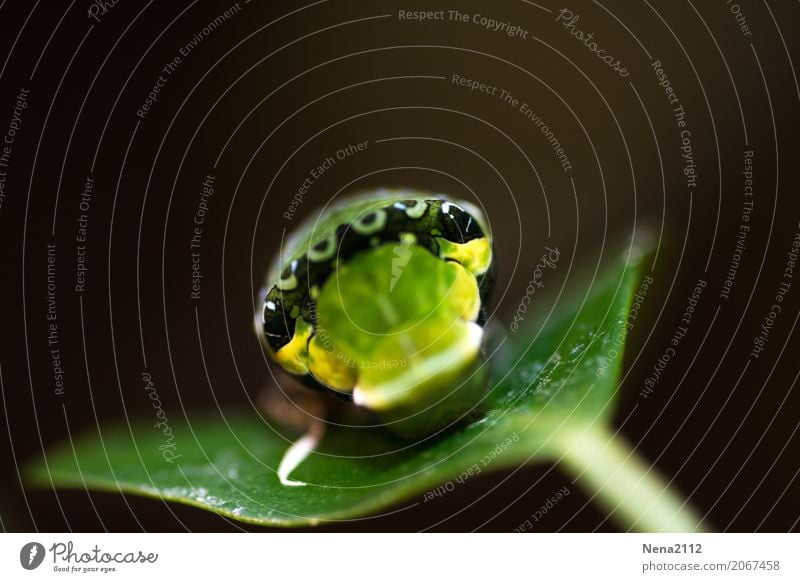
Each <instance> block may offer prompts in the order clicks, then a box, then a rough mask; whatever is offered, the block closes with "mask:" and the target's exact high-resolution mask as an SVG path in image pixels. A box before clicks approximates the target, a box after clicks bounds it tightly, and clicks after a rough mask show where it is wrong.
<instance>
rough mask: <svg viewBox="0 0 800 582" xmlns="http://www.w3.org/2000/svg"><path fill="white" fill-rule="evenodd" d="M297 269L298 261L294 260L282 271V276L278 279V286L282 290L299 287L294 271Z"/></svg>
mask: <svg viewBox="0 0 800 582" xmlns="http://www.w3.org/2000/svg"><path fill="white" fill-rule="evenodd" d="M296 269H297V261H292V264H291V265H289V266H288V267H286V268H285V269H284V270H283V272H282V273H281V278H280V279H279V280H278V284H277V287H278V289H280V290H281V291H291V290H293V289H297V276H295V274H294V272H295V270H296Z"/></svg>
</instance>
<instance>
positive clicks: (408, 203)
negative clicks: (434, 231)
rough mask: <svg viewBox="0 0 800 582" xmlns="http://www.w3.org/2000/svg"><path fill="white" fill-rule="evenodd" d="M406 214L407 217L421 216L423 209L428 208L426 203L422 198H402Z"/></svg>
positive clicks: (423, 212) (415, 217)
mask: <svg viewBox="0 0 800 582" xmlns="http://www.w3.org/2000/svg"><path fill="white" fill-rule="evenodd" d="M403 205H404V206H405V211H406V215H407V216H408V217H409V218H413V219H417V218H422V215H423V214H425V211H426V210H427V209H428V203H427V202H425V201H424V200H403Z"/></svg>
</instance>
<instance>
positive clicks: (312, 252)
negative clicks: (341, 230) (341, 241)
mask: <svg viewBox="0 0 800 582" xmlns="http://www.w3.org/2000/svg"><path fill="white" fill-rule="evenodd" d="M335 252H336V237H335V235H334V233H331V234H329V235H328V236H327V237H325V238H324V239H323V240H321V241H319V242H318V243H316V244H315V245H314V246H312V247H311V248H310V249H308V260H309V261H311V262H314V263H321V262H324V261H327V260H329V259H331V258H332V257H333V255H334V253H335Z"/></svg>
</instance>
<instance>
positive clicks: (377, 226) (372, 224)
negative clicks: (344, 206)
mask: <svg viewBox="0 0 800 582" xmlns="http://www.w3.org/2000/svg"><path fill="white" fill-rule="evenodd" d="M385 225H386V212H384V211H383V210H374V211H372V212H368V213H367V214H365V215H363V216H360V217H359V218H357V219H356V220H354V221H353V230H355V231H356V232H357V233H358V234H360V235H363V236H369V235H371V234H375V233H376V232H378V231H379V230H381V229H382V228H383V227H384V226H385Z"/></svg>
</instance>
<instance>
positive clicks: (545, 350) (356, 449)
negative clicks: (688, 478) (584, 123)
mask: <svg viewBox="0 0 800 582" xmlns="http://www.w3.org/2000/svg"><path fill="white" fill-rule="evenodd" d="M633 250H634V253H633V254H637V253H638V251H636V249H635V248H634V249H633ZM628 251H629V252H628V253H627V254H628V255H629V256H627V257H626V258H625V259H624V260H621V261H618V262H617V263H616V264H615V265H613V266H612V267H611V268H609V269H607V270H606V272H605V275H604V276H602V277H601V278H599V279H597V280H595V281H594V282H593V283H592V284H587V286H586V288H585V289H583V290H581V291H582V294H578V295H577V299H576V300H575V301H574V302H573V303H570V304H569V306H566V307H565V306H563V305H559V306H557V308H556V310H555V311H554V312H553V313H552V314H551V316H550V317H549V318H548V319H547V320H546V321H544V322H540V323H538V324H536V325H530V326H529V327H522V328H521V329H520V330H519V331H517V332H516V333H509V337H508V340H507V341H506V342H505V344H506V345H505V346H503V348H504V356H503V362H504V363H503V366H497V367H496V369H493V372H492V373H493V377H494V378H495V381H494V382H495V383H494V386H493V388H492V390H491V393H490V394H489V397H488V400H487V402H486V403H485V406H484V408H485V413H484V414H483V416H482V417H481V418H480V419H478V420H475V421H474V422H472V423H471V424H468V425H465V426H461V427H458V428H456V429H453V430H450V431H449V432H447V433H445V434H443V435H440V436H438V437H435V438H431V439H428V440H427V441H424V442H421V443H418V444H415V445H413V446H409V445H408V444H407V443H405V442H403V441H401V440H399V439H398V438H397V437H393V436H392V435H390V434H389V433H388V432H387V431H385V430H383V429H380V428H372V429H365V428H358V429H353V428H350V429H347V428H331V429H330V430H329V431H328V433H327V435H326V436H325V438H324V440H323V443H322V446H321V448H320V450H319V451H317V452H316V453H314V454H313V455H312V456H311V457H310V458H308V459H307V460H306V461H304V462H303V463H302V464H301V465H300V466H299V467H298V468H297V469H296V470H295V471H294V472H293V473H292V478H293V479H297V480H301V481H304V482H306V483H308V485H307V486H305V487H286V486H283V485H281V483H280V482H279V480H278V477H277V476H276V468H277V466H278V463H279V462H280V459H281V457H282V455H283V453H284V452H285V451H286V449H287V447H288V445H289V444H290V443H291V442H292V440H294V439H296V438H297V436H298V435H282V434H280V433H278V432H276V429H275V428H274V427H273V426H271V425H270V424H269V423H267V422H266V421H265V420H264V419H263V418H262V417H260V416H259V415H258V414H256V413H255V412H241V411H240V412H229V411H221V412H217V414H216V415H212V414H208V413H205V414H192V415H191V422H189V423H187V422H183V423H178V422H175V423H172V419H170V422H171V428H172V431H173V433H174V443H175V450H174V453H175V454H177V455H180V456H179V457H177V458H175V459H174V460H173V461H172V462H167V461H166V460H165V458H164V456H163V455H162V451H161V450H159V447H160V446H162V447H163V445H164V443H165V439H164V435H163V434H162V433H161V432H160V431H159V430H157V429H156V428H154V426H153V425H154V422H153V419H152V418H151V419H144V420H143V421H141V422H137V423H133V424H132V425H131V426H128V425H127V424H120V425H118V426H116V427H114V428H110V429H109V428H107V427H108V426H109V424H108V423H105V422H104V423H103V424H102V426H101V427H100V428H99V429H98V428H94V429H92V430H89V431H87V432H86V433H85V434H83V435H80V436H76V437H75V438H74V439H73V440H72V442H68V443H66V444H63V445H61V446H59V447H55V448H53V449H52V450H51V451H50V452H49V453H48V454H47V463H46V464H45V462H44V460H38V461H37V462H36V463H34V464H32V465H31V466H30V467H29V471H28V477H29V479H30V481H32V482H34V483H38V484H40V485H44V486H50V484H51V482H52V483H53V484H55V485H56V486H60V487H79V488H83V487H86V488H90V489H98V490H105V491H115V492H125V493H135V494H140V495H146V496H151V497H158V498H163V499H167V500H171V501H177V502H181V503H187V504H190V505H195V506H197V507H202V508H205V509H208V510H210V511H214V512H217V513H220V514H222V515H226V516H229V517H231V518H234V519H238V520H241V521H245V522H249V523H257V524H263V525H272V526H276V525H278V526H292V525H295V526H296V525H308V524H316V523H319V522H322V521H325V520H334V519H346V518H352V517H356V516H361V515H365V514H369V513H371V512H376V511H378V510H380V509H382V508H385V507H387V506H390V505H392V504H396V503H399V502H400V501H402V500H404V499H408V498H409V497H412V496H414V495H417V496H420V495H422V497H418V498H417V500H419V501H423V500H424V498H425V497H426V496H425V495H424V494H425V493H426V492H429V491H431V490H433V489H435V488H436V487H437V486H440V485H442V484H447V483H452V484H453V486H457V484H458V482H461V481H463V478H465V477H466V476H467V475H469V476H471V475H474V474H478V473H485V472H487V471H495V470H499V469H502V468H504V467H511V466H518V465H519V464H521V463H529V462H537V461H543V460H544V461H561V462H562V463H563V465H564V467H565V468H567V470H572V471H573V472H574V473H575V474H576V475H578V476H579V477H581V481H582V482H586V483H588V485H589V487H590V488H592V491H593V492H596V491H599V492H600V498H601V500H604V501H605V504H606V506H607V508H608V509H609V511H611V512H614V511H615V510H617V514H618V515H619V516H621V517H622V519H624V520H625V521H626V523H628V524H629V525H634V526H636V527H638V528H639V529H656V528H658V527H659V521H655V522H653V521H647V519H645V521H644V522H642V523H638V524H637V523H636V519H635V518H636V517H637V511H638V510H637V509H636V508H635V507H634V508H627V509H626V507H625V505H626V504H625V499H627V497H626V495H627V496H629V494H630V493H631V491H630V490H631V488H632V487H633V488H635V486H637V483H638V482H636V480H635V476H636V475H637V474H639V473H642V472H643V471H642V470H641V468H637V467H638V465H637V466H635V467H634V466H633V465H630V463H629V465H630V466H627V469H626V470H628V472H629V473H630V470H632V471H633V473H632V475H633V477H634V481H633V482H631V474H628V473H625V471H622V473H620V475H621V477H620V478H622V476H625V477H626V478H627V479H628V480H627V481H625V482H624V483H622V485H620V483H616V484H615V483H611V485H610V487H612V488H613V487H620V486H621V487H622V488H623V489H624V488H627V489H626V490H625V491H622V490H620V491H610V492H609V491H606V492H605V493H603V489H604V487H603V485H604V483H603V479H605V476H606V475H609V474H612V473H613V474H616V473H614V467H613V466H612V467H611V468H610V469H609V467H608V463H607V462H605V461H609V462H611V463H612V464H614V463H615V464H616V466H625V461H626V458H625V457H624V455H623V457H619V452H620V451H619V450H618V449H619V443H620V441H618V440H614V438H613V437H612V436H611V433H610V432H609V431H608V425H609V419H610V417H611V415H612V413H613V403H614V396H615V391H616V388H617V382H618V376H619V371H620V366H621V359H622V352H623V349H622V346H623V343H624V338H625V333H626V322H627V315H628V310H629V308H630V305H631V301H632V298H633V296H634V293H635V291H636V288H637V286H638V283H639V278H640V273H639V270H640V269H639V265H640V262H641V260H642V257H641V253H638V255H637V256H636V257H633V258H631V256H630V255H631V253H630V251H631V249H628ZM537 301H538V298H537ZM533 305H536V306H537V308H539V303H538V302H537V303H533ZM526 323H527V320H526ZM99 431H102V439H101V438H100V436H101V433H100V432H99ZM587 435H589V436H587ZM592 435H593V436H592ZM587 439H588V441H587ZM579 441H580V442H579ZM584 441H586V442H584ZM609 442H610V443H612V446H611V447H610V448H608V447H604V446H603V443H609ZM576 443H578V444H577V446H578V449H579V450H573V449H575V447H574V446H573V445H575V444H576ZM606 450H608V451H611V453H613V455H612V454H605V457H607V458H606V459H605V461H603V458H604V453H603V451H606ZM570 451H573V452H572V453H571V452H570ZM587 451H588V452H587ZM573 453H574V454H573ZM581 455H583V457H581ZM587 455H588V457H587ZM614 455H617V456H614ZM604 463H605V464H604ZM593 466H594V467H595V468H594V469H592V467H593ZM587 467H588V468H589V470H588V471H586V468H587ZM631 467H633V469H631ZM643 467H644V465H643ZM644 468H645V469H646V467H644ZM637 471H639V473H637ZM645 472H646V471H645ZM648 479H650V481H652V479H655V478H654V477H652V474H651V476H650V477H644V478H643V479H642V480H641V483H644V484H645V485H646V486H649V487H650V489H653V492H655V493H654V494H655V495H656V496H660V497H661V498H662V502H656V505H657V506H658V507H660V508H661V509H662V510H663V509H664V507H663V506H664V503H663V499H667V500H669V501H671V502H672V506H670V507H667V510H666V511H667V513H666V515H667V516H669V515H671V514H672V513H677V514H679V513H680V504H679V500H678V499H672V498H671V497H669V495H667V496H666V497H664V496H663V493H664V487H663V484H661V482H660V481H659V480H657V479H656V481H654V482H653V483H651V482H650V481H648ZM654 483H655V484H654ZM648 484H649V485H648ZM639 485H641V484H639ZM447 487H448V488H449V487H450V485H447ZM640 488H641V487H640ZM645 489H646V488H645ZM650 493H651V491H650V490H649V489H646V490H644V491H638V492H637V495H638V494H642V495H644V496H645V499H646V498H647V496H648V495H650ZM427 497H431V494H430V493H428V495H427ZM637 499H638V498H637ZM638 503H639V505H641V503H642V502H641V500H639V501H638ZM659 503H660V505H659ZM615 504H617V507H615ZM620 507H621V508H622V509H621V510H620ZM670 512H672V513H670ZM643 513H647V512H643ZM651 513H652V512H651ZM662 513H663V511H662ZM629 514H632V517H631V515H629ZM657 520H660V521H662V522H663V521H664V518H663V515H661V516H659V517H657ZM692 523H693V521H692V519H687V520H684V521H679V522H677V523H676V527H679V528H681V527H682V528H684V529H685V528H689V527H691V526H692Z"/></svg>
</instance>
